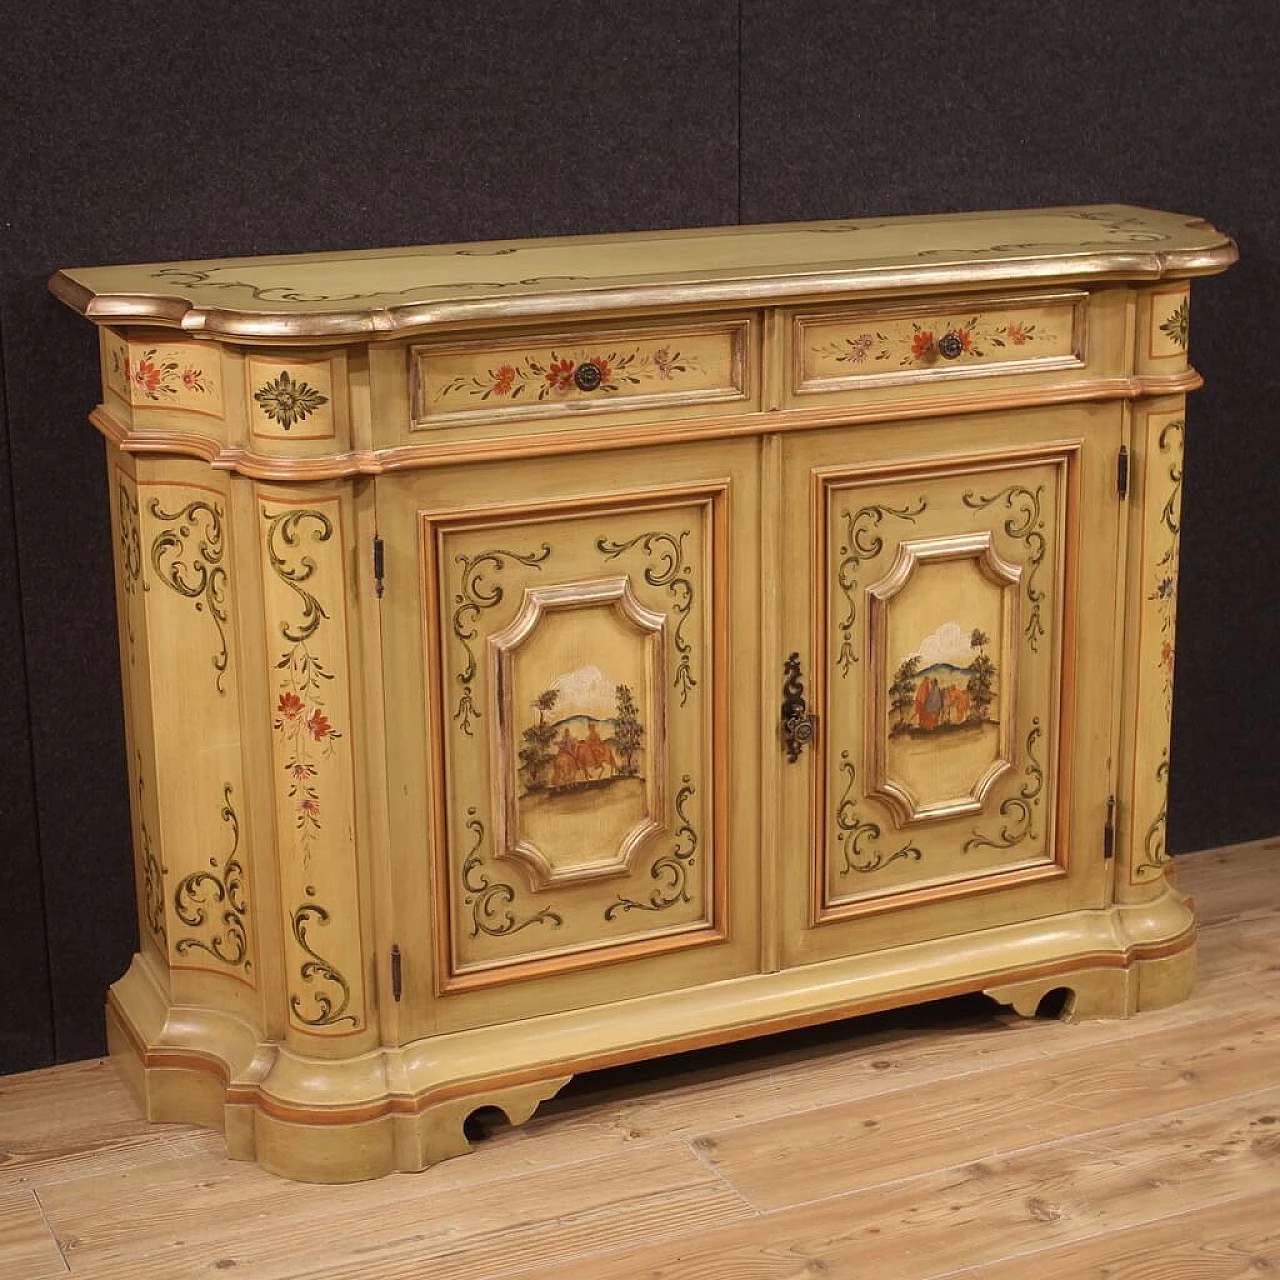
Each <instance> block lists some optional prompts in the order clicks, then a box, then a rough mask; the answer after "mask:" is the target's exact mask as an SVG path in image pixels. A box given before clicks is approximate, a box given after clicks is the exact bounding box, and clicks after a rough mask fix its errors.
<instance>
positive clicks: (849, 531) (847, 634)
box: [836, 497, 926, 678]
mask: <svg viewBox="0 0 1280 1280" xmlns="http://www.w3.org/2000/svg"><path fill="white" fill-rule="evenodd" d="M925 505H926V503H925V500H924V498H923V497H922V498H920V499H919V501H918V502H917V503H916V505H915V506H912V505H910V504H908V505H906V506H903V507H886V506H883V505H881V504H880V503H876V504H874V505H873V506H870V507H862V508H861V509H860V510H858V511H854V512H849V511H842V512H841V513H840V518H841V519H842V520H843V521H844V526H845V532H844V541H843V543H842V544H841V546H840V563H839V564H838V565H837V566H836V585H837V586H838V587H839V588H840V591H841V593H842V594H843V595H844V598H845V612H844V617H843V618H841V619H840V622H839V623H838V624H837V628H836V629H837V630H838V631H839V633H840V645H839V648H838V650H837V652H836V661H837V662H838V663H839V664H840V674H841V676H843V677H846V678H847V677H848V675H849V670H850V668H851V667H852V666H853V664H854V663H855V662H857V661H858V655H857V654H856V653H855V652H854V648H853V626H854V623H855V622H856V621H857V616H858V605H857V591H858V579H857V576H856V575H857V571H858V567H859V566H860V565H861V564H862V562H863V561H864V560H873V559H875V557H876V556H878V555H879V554H880V553H881V552H882V551H883V550H884V538H883V537H881V535H880V534H878V533H876V532H875V531H876V529H877V528H879V526H880V525H881V524H883V523H884V521H885V520H886V519H890V518H892V519H895V520H907V521H909V522H910V523H912V524H914V523H915V519H916V517H917V516H918V515H921V514H923V512H924V510H925Z"/></svg>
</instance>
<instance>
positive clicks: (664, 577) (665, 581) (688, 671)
mask: <svg viewBox="0 0 1280 1280" xmlns="http://www.w3.org/2000/svg"><path fill="white" fill-rule="evenodd" d="M689 533H690V530H688V529H685V530H683V531H682V532H680V533H678V534H670V533H662V532H658V531H650V532H648V533H640V534H637V535H636V536H635V537H634V538H630V539H628V540H627V541H626V542H613V541H610V539H608V538H604V537H601V538H597V539H596V550H597V551H599V552H600V553H601V555H603V556H604V558H605V559H606V560H614V559H616V558H617V557H618V556H620V555H622V554H623V553H624V552H626V551H630V550H631V549H632V548H633V547H637V546H638V547H639V548H640V549H641V550H642V551H643V552H644V554H645V555H646V556H648V557H650V558H651V559H654V560H656V561H657V563H656V564H651V565H650V566H649V567H648V568H646V569H645V571H644V580H645V581H646V582H647V583H648V584H649V585H650V586H651V587H666V588H667V590H668V591H670V593H671V594H672V595H673V596H674V597H675V604H674V606H673V608H674V610H675V612H676V614H677V616H678V617H679V619H680V621H679V622H677V623H676V629H675V633H674V635H673V636H672V643H673V644H674V645H675V650H676V655H677V661H676V674H675V679H674V680H673V681H672V684H673V685H674V686H675V687H676V688H677V689H679V690H680V705H681V706H682V707H683V706H685V704H686V703H688V701H689V694H690V692H691V691H692V690H693V688H694V687H695V686H696V685H697V683H698V682H697V680H696V679H694V675H693V663H692V656H693V646H692V645H691V644H690V643H689V641H688V639H687V638H686V636H685V634H684V624H685V623H686V622H687V621H688V620H689V613H690V611H691V610H692V609H693V599H694V590H693V579H692V578H690V577H689V574H690V573H691V570H690V568H689V566H688V565H687V564H686V563H685V562H684V540H685V539H686V538H687V537H688V536H689Z"/></svg>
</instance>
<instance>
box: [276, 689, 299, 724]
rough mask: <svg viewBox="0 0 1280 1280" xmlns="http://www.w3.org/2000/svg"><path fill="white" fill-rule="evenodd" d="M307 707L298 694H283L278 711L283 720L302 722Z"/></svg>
mask: <svg viewBox="0 0 1280 1280" xmlns="http://www.w3.org/2000/svg"><path fill="white" fill-rule="evenodd" d="M306 709H307V708H306V705H305V704H304V703H303V701H302V699H301V698H300V697H298V695H297V694H296V693H282V694H281V695H280V703H279V705H278V706H277V707H276V710H277V711H278V712H279V713H280V718H281V719H282V720H301V719H302V714H303V712H304V711H306Z"/></svg>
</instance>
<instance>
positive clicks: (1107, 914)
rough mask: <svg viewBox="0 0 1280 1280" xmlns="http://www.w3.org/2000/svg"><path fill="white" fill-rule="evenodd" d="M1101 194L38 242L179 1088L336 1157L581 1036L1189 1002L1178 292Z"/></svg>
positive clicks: (150, 1085) (1174, 218) (1163, 253)
mask: <svg viewBox="0 0 1280 1280" xmlns="http://www.w3.org/2000/svg"><path fill="white" fill-rule="evenodd" d="M1235 257H1236V250H1235V246H1234V245H1233V244H1232V242H1231V241H1230V239H1229V238H1227V237H1226V236H1224V235H1222V234H1221V233H1219V232H1217V231H1215V230H1214V229H1213V228H1212V227H1210V226H1208V225H1207V224H1206V223H1204V222H1201V221H1197V220H1195V219H1191V218H1187V217H1182V216H1178V215H1173V214H1167V213H1159V212H1153V211H1150V210H1145V209H1138V208H1131V207H1125V206H1106V207H1077V208H1060V209H1041V210H1029V211H1022V212H1007V213H979V214H960V215H948V216H944V217H934V218H893V219H877V218H866V219H862V218H859V219H850V220H844V221H833V222H821V223H808V224H794V225H779V226H740V227H729V228H718V229H700V230H689V231H667V232H648V233H637V234H629V235H615V236H593V237H579V238H571V239H546V240H525V241H510V242H501V243H487V244H474V245H450V246H429V247H425V248H405V249H388V250H371V251H362V252H358V253H351V254H341V255H340V254H318V255H302V256H295V257H274V258H256V259H254V258H248V259H237V260H219V261H204V262H184V263H170V264H160V265H149V266H134V267H102V268H86V269H72V270H66V271H62V272H59V273H58V274H57V275H56V276H55V277H54V279H53V280H52V282H51V286H50V287H51V288H52V290H53V292H54V293H55V294H57V296H58V297H59V298H61V299H62V300H63V301H65V302H66V303H68V304H69V305H70V306H72V307H74V308H75V309H76V310H78V311H79V312H81V313H82V314H84V315H85V316H87V317H88V318H89V319H90V320H92V321H94V322H95V323H96V324H97V325H98V326H99V331H100V340H101V366H102V402H101V404H100V405H99V406H98V408H97V409H95V410H94V411H93V413H92V415H91V421H92V422H93V424H94V425H95V426H96V427H97V429H98V430H99V431H100V432H101V433H102V434H103V435H104V436H105V437H106V439H107V442H108V482H109V485H110V494H111V504H112V508H111V509H112V520H113V531H114V535H113V536H114V541H115V564H116V580H117V600H118V607H119V637H120V662H121V669H122V672H123V682H124V690H125V704H126V705H125V716H126V741H127V748H128V759H129V766H130V780H129V784H130V788H131V793H132V802H133V803H132V815H133V844H134V858H135V868H136V880H137V904H138V914H139V922H140V935H141V944H140V950H139V953H138V955H137V956H136V957H135V959H134V961H133V964H132V966H131V968H130V969H129V971H128V973H127V974H126V975H125V976H124V977H123V978H121V979H120V981H119V982H117V983H116V984H115V985H114V986H113V987H112V989H111V992H110V995H109V998H108V1004H107V1017H108V1026H109V1037H110V1044H111V1049H112V1052H113V1054H114V1055H115V1056H116V1057H117V1058H118V1059H119V1061H120V1063H121V1065H122V1068H123V1070H124V1071H125V1072H126V1073H127V1074H128V1076H129V1077H130V1078H131V1079H132V1081H133V1082H134V1083H135V1084H136V1086H137V1089H138V1091H139V1093H140V1095H141V1097H142V1098H143V1100H144V1102H145V1106H146V1109H147V1114H148V1115H149V1116H150V1117H151V1118H153V1119H157V1120H183V1121H194V1122H198V1123H203V1124H208V1125H214V1126H217V1127H219V1128H221V1129H222V1130H223V1131H224V1132H225V1134H226V1140H227V1148H228V1151H229V1153H230V1154H231V1155H232V1156H234V1157H238V1158H256V1159H257V1160H259V1161H260V1162H261V1163H262V1164H263V1165H264V1166H265V1167H267V1168H269V1169H271V1170H274V1171H276V1172H278V1173H281V1174H283V1175H286V1176H289V1177H294V1178H301V1179H309V1180H316V1181H344V1180H353V1179H359V1178H368V1177H375V1176H378V1175H381V1174H384V1173H387V1172H389V1171H391V1170H396V1169H401V1170H409V1169H420V1168H422V1167H424V1166H426V1165H428V1164H431V1163H433V1162H435V1161H438V1160H440V1159H443V1158H444V1157H447V1156H451V1155H454V1154H458V1153H460V1152H462V1151H464V1150H466V1148H467V1142H466V1138H465V1136H464V1131H463V1130H464V1122H465V1121H466V1119H467V1118H468V1116H469V1115H470V1114H472V1113H473V1112H475V1111H476V1110H477V1109H479V1108H482V1107H497V1108H499V1109H501V1110H502V1111H503V1112H505V1113H506V1115H507V1116H508V1117H509V1118H510V1119H511V1121H512V1122H514V1123H519V1122H521V1121H523V1120H525V1119H527V1118H528V1116H529V1115H530V1114H531V1113H532V1112H533V1110H534V1109H535V1108H536V1106H537V1105H538V1104H539V1102H541V1101H543V1100H545V1099H546V1098H548V1097H550V1096H551V1095H552V1094H554V1093H555V1092H556V1091H557V1090H558V1089H559V1088H561V1087H562V1086H563V1085H564V1083H565V1082H566V1081H567V1080H568V1079H569V1078H570V1077H571V1076H572V1075H573V1074H574V1073H577V1072H582V1071H587V1070H591V1069H595V1068H600V1067H604V1066H609V1065H613V1064H618V1063H623V1062H627V1061H633V1060H637V1059H641V1058H645V1057H650V1056H653V1055H657V1054H664V1053H672V1052H677V1051H680V1050H685V1049H689V1048H694V1047H698V1046H705V1045H710V1044H714V1043H722V1042H726V1041H731V1040H735V1039H740V1038H743V1037H746V1036H751V1035H757V1034H762V1033H766V1032H773V1031H778V1030H782V1029H786V1028H791V1027H797V1026H802V1025H806V1024H812V1023H816V1022H820V1021H823V1020H829V1019H835V1018H842V1017H846V1016H849V1015H853V1014H857V1013H861V1012H866V1011H870V1010H875V1009H882V1008H885V1007H888V1006H894V1005H901V1004H906V1003H910V1002H918V1001H924V1000H929V999H934V998H938V997H942V996H946V995H949V994H956V993H962V992H974V991H985V992H987V993H989V994H990V995H991V996H993V997H994V998H995V999H996V1000H998V1001H1000V1002H1002V1003H1005V1004H1008V1005H1012V1006H1013V1007H1014V1008H1015V1009H1017V1010H1019V1011H1021V1012H1023V1013H1028V1014H1030V1013H1034V1012H1036V1010H1037V1009H1038V1008H1041V1007H1046V1008H1047V1007H1050V1005H1052V1004H1055V1003H1056V1004H1064V1005H1065V1014H1066V1016H1068V1017H1100V1016H1101V1017H1117V1016H1124V1015H1127V1014H1131V1013H1133V1012H1135V1011H1138V1010H1141V1009H1148V1008H1152V1007H1156V1006H1160V1005H1163V1004H1166V1003H1169V1002H1172V1001H1176V1000H1178V999H1181V998H1182V997H1184V996H1185V995H1186V994H1187V992H1188V990H1189V988H1190V984H1191V982H1192V978H1193V971H1194V953H1195V919H1194V914H1193V911H1192V908H1191V906H1190V904H1189V903H1188V902H1187V901H1186V900H1185V899H1184V897H1183V896H1181V895H1180V894H1179V893H1178V892H1177V890H1176V887H1175V886H1174V885H1173V883H1172V882H1171V877H1170V875H1169V874H1168V873H1169V865H1168V859H1167V856H1166V851H1165V839H1164V830H1165V797H1166V783H1167V774H1168V767H1169V757H1168V748H1169V725H1170V705H1171V701H1170V700H1171V695H1172V679H1173V653H1174V608H1175V599H1176V583H1177V571H1178V541H1179V504H1180V490H1181V481H1182V461H1181V459H1182V442H1183V433H1184V398H1185V395H1186V393H1187V392H1189V391H1191V390H1193V389H1194V388H1196V387H1197V386H1198V385H1200V379H1199V376H1198V375H1197V374H1196V373H1195V371H1194V370H1193V369H1192V367H1191V366H1190V365H1189V364H1188V360H1187V333H1188V306H1189V287H1190V285H1189V282H1190V279H1191V278H1192V277H1195V276H1199V275H1206V274H1211V273H1215V272H1218V271H1222V270H1224V269H1225V268H1226V267H1227V266H1229V265H1230V264H1231V263H1232V262H1233V261H1234V260H1235Z"/></svg>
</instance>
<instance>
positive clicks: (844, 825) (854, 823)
mask: <svg viewBox="0 0 1280 1280" xmlns="http://www.w3.org/2000/svg"><path fill="white" fill-rule="evenodd" d="M840 772H841V773H843V774H844V776H845V787H844V794H843V795H841V797H840V803H839V804H838V805H837V806H836V827H837V828H838V829H839V831H840V835H839V837H838V839H839V841H840V851H841V852H842V853H843V854H844V866H843V868H842V869H841V872H840V874H841V875H848V874H849V873H850V872H858V873H860V874H866V873H867V872H870V871H880V870H881V869H882V868H884V867H887V866H888V865H889V864H890V863H892V862H897V861H898V859H899V858H905V859H907V860H908V861H911V862H919V861H920V859H921V858H922V857H923V856H924V853H923V851H922V850H920V849H919V848H917V847H916V846H915V845H914V844H912V843H911V841H909V840H908V841H907V842H906V844H904V845H902V846H901V847H900V848H897V849H895V850H894V851H893V852H892V853H885V852H883V851H882V850H880V849H877V848H875V847H874V844H875V842H876V841H878V840H879V839H880V837H881V835H882V834H883V832H882V831H881V828H880V825H879V823H875V822H864V821H863V820H862V819H861V818H860V817H859V816H858V813H857V801H856V800H855V798H854V794H853V782H854V778H855V776H856V770H855V769H854V765H853V761H852V760H851V759H850V758H849V753H848V752H847V751H842V752H841V753H840Z"/></svg>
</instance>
